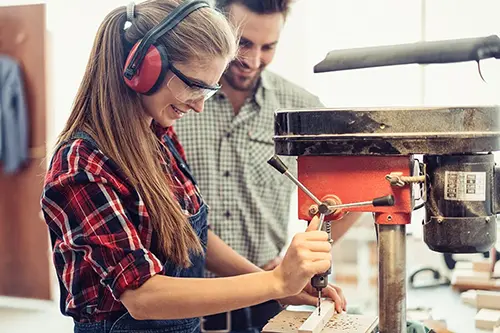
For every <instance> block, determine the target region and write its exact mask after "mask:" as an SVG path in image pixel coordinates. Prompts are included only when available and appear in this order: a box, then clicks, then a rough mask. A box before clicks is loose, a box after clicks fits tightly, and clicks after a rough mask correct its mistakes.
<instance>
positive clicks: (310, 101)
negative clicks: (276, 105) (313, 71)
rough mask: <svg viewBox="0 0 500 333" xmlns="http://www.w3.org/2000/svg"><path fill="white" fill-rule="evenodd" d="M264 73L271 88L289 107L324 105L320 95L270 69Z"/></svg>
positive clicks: (264, 77)
mask: <svg viewBox="0 0 500 333" xmlns="http://www.w3.org/2000/svg"><path fill="white" fill-rule="evenodd" d="M262 75H263V79H264V80H265V81H266V85H267V86H269V89H270V90H272V91H273V92H274V94H275V95H276V97H277V98H278V99H279V100H280V102H286V103H285V104H288V105H286V106H287V107H295V108H300V107H320V106H322V103H321V101H320V99H319V98H318V96H316V95H314V94H313V93H311V92H310V91H308V90H307V89H305V88H304V87H301V86H300V85H298V84H296V83H294V82H292V81H290V80H288V79H286V78H284V77H283V76H281V75H279V74H277V73H275V72H272V71H269V70H266V71H264V72H262Z"/></svg>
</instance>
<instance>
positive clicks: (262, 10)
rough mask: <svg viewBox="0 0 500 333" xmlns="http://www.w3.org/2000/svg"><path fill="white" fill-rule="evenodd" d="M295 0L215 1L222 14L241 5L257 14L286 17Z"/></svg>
mask: <svg viewBox="0 0 500 333" xmlns="http://www.w3.org/2000/svg"><path fill="white" fill-rule="evenodd" d="M292 1H293V0H215V6H216V7H217V8H218V9H219V10H221V11H222V12H226V11H227V7H229V6H230V5H232V4H241V5H243V6H245V7H247V8H248V9H249V10H251V11H252V12H254V13H256V14H274V13H283V15H285V17H286V16H287V14H288V12H289V10H290V4H291V3H292Z"/></svg>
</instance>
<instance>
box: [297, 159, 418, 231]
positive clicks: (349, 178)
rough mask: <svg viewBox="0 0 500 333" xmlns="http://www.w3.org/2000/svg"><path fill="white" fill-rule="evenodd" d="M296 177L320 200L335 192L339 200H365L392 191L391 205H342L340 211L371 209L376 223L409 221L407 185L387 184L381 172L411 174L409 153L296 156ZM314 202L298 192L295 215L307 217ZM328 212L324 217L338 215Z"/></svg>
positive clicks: (385, 173)
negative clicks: (391, 154)
mask: <svg viewBox="0 0 500 333" xmlns="http://www.w3.org/2000/svg"><path fill="white" fill-rule="evenodd" d="M297 163H298V179H299V181H300V182H301V183H302V184H304V185H305V187H307V188H312V189H314V194H315V195H316V196H317V197H318V199H319V200H320V201H325V200H326V199H327V198H328V197H329V196H332V195H334V196H336V197H338V199H340V201H341V202H340V203H352V202H360V201H369V200H372V199H373V198H377V197H382V196H385V195H389V194H392V195H393V196H394V200H395V204H394V206H378V207H373V206H363V207H352V208H344V209H343V210H344V211H358V212H373V213H375V222H376V223H379V224H409V223H410V221H411V211H412V209H413V200H412V193H411V187H410V186H404V187H397V186H391V184H390V183H389V182H388V181H387V180H386V178H385V176H386V175H388V174H390V173H391V172H401V173H402V175H403V176H411V172H412V160H411V158H410V157H409V156H299V157H298V159H297ZM314 204H315V203H314V202H313V201H312V199H311V198H309V196H307V195H306V194H305V193H304V192H303V191H299V192H298V209H299V212H298V213H299V219H303V220H310V219H311V217H312V216H311V214H310V212H309V209H310V207H311V206H313V205H314ZM341 216H342V215H339V214H331V215H327V216H326V217H325V220H335V219H339V218H340V217H341Z"/></svg>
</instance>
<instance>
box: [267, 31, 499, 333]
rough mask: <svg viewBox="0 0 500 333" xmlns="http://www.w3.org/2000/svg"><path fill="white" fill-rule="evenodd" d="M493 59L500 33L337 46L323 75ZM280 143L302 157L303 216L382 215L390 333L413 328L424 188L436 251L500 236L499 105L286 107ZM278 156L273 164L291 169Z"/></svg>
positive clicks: (384, 322)
mask: <svg viewBox="0 0 500 333" xmlns="http://www.w3.org/2000/svg"><path fill="white" fill-rule="evenodd" d="M493 57H494V58H500V39H499V38H498V37H497V36H489V37H481V38H467V39H459V40H445V41H434V42H419V43H412V44H405V45H394V46H382V47H371V48H359V49H354V50H340V51H332V52H330V53H329V54H328V55H327V57H326V58H325V59H324V60H323V61H322V62H320V63H319V64H317V65H316V66H315V72H317V73H319V72H329V71H338V70H346V69H356V68H367V67H376V66H390V65H398V64H411V63H418V64H430V63H452V62H461V61H473V60H475V61H478V62H479V60H481V59H486V58H493ZM274 142H275V153H276V154H277V155H283V156H297V167H298V177H297V178H298V179H297V180H296V184H297V185H299V184H300V185H299V187H300V188H301V189H302V191H299V192H298V203H299V205H298V215H299V219H304V220H310V219H311V218H312V217H313V216H315V215H317V214H318V213H319V214H324V215H322V216H324V219H325V223H332V222H333V223H335V222H334V221H335V220H338V219H339V218H341V217H342V216H343V214H345V212H346V211H359V212H371V213H373V215H374V218H375V226H376V235H377V248H378V258H379V279H378V282H379V288H378V292H379V299H378V302H379V311H378V312H379V332H380V333H402V332H406V225H407V224H409V223H410V222H411V214H412V211H413V210H415V209H417V208H420V207H416V206H415V202H416V197H417V193H416V192H419V193H418V194H419V195H418V196H419V197H421V199H423V201H424V203H423V206H424V207H425V213H426V214H425V220H424V221H423V229H424V242H425V243H426V244H427V245H428V247H429V248H430V249H431V250H433V251H437V252H444V253H473V252H477V253H481V252H486V251H488V250H489V249H491V248H492V246H493V245H494V243H495V241H496V214H497V213H499V212H500V193H499V192H500V168H499V167H497V166H496V165H495V161H494V155H493V152H495V151H499V150H500V108H499V107H497V106H482V107H456V106H453V107H413V108H321V109H299V110H286V109H282V110H277V111H276V113H275V137H274ZM416 155H422V156H423V159H422V161H419V160H418V158H417V157H416ZM276 160H277V159H276V158H273V159H271V160H270V164H271V165H273V166H274V167H275V168H276V169H278V170H279V171H280V172H282V173H285V174H286V172H284V171H283V167H281V170H280V168H279V167H276V165H277V164H278V163H277V162H276ZM278 160H279V159H278ZM289 178H291V179H292V178H293V177H290V176H289ZM292 180H293V179H292ZM388 195H389V197H390V198H393V199H394V200H393V201H392V200H389V201H388V202H385V203H384V204H383V205H375V204H373V202H371V203H372V204H368V203H369V202H367V201H366V199H367V198H377V197H386V198H389V197H387V196H388ZM315 197H317V198H318V199H316V200H315V199H314V198H315ZM345 203H348V204H345ZM322 205H323V206H322ZM324 206H326V207H327V208H332V207H333V209H329V210H328V211H323V212H322V211H321V210H322V209H323V210H324V209H325V208H324ZM325 212H327V213H329V214H325ZM313 279H314V278H313Z"/></svg>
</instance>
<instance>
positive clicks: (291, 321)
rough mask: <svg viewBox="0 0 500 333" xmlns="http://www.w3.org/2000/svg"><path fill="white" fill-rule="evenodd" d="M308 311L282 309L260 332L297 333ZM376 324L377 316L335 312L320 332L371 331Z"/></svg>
mask: <svg viewBox="0 0 500 333" xmlns="http://www.w3.org/2000/svg"><path fill="white" fill-rule="evenodd" d="M311 313H312V312H310V311H290V310H284V311H282V312H280V313H279V314H278V315H276V316H275V317H274V318H272V319H271V320H269V322H268V323H267V325H266V326H264V329H263V330H262V333H298V332H299V328H300V327H301V325H302V324H303V323H304V322H305V321H306V320H307V319H308V318H309V316H310V315H311ZM377 325H378V317H376V316H367V315H351V314H347V313H335V314H334V315H333V316H332V317H331V318H330V320H329V321H328V322H327V324H326V325H325V326H324V328H323V330H321V331H320V332H321V333H372V332H373V331H374V330H375V328H376V327H377Z"/></svg>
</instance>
